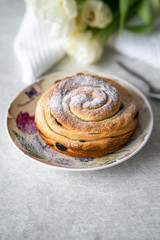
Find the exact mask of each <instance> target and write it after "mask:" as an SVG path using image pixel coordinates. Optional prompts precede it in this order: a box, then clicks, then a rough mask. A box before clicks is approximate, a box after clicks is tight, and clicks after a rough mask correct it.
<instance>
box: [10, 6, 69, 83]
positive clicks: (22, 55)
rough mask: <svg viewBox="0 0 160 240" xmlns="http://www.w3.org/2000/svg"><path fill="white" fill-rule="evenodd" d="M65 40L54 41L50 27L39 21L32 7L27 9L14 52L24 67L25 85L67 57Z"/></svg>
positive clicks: (15, 42)
mask: <svg viewBox="0 0 160 240" xmlns="http://www.w3.org/2000/svg"><path fill="white" fill-rule="evenodd" d="M64 44H65V39H53V37H52V36H51V34H50V26H49V25H48V24H45V23H44V22H42V21H41V20H39V19H38V18H37V17H36V15H35V14H34V12H33V10H32V8H31V7H27V10H26V13H25V15H24V18H23V20H22V23H21V26H20V29H19V32H18V34H17V36H16V38H15V41H14V51H15V54H16V57H17V59H18V60H19V63H20V64H21V67H22V78H23V81H24V83H26V84H30V83H32V82H34V81H35V78H37V77H39V76H41V75H42V74H43V73H44V72H45V71H47V70H48V69H49V68H50V67H52V66H53V65H54V64H56V63H57V62H58V61H59V60H60V59H62V58H63V57H64V55H65V51H64Z"/></svg>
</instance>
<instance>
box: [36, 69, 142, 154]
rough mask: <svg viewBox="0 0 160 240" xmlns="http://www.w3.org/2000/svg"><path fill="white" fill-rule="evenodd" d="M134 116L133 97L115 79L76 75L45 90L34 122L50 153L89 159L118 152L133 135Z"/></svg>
mask: <svg viewBox="0 0 160 240" xmlns="http://www.w3.org/2000/svg"><path fill="white" fill-rule="evenodd" d="M136 116H137V106H136V102H135V100H134V98H133V97H132V96H131V95H130V94H129V93H128V91H127V90H126V89H125V88H124V87H122V86H121V85H120V84H118V83H117V82H116V81H115V80H112V79H108V78H104V77H100V76H96V75H93V74H88V73H78V74H76V75H73V76H70V77H66V78H64V79H62V80H60V81H58V82H56V83H55V84H53V85H52V86H51V87H50V88H48V89H47V90H46V91H45V93H44V94H43V95H42V96H41V98H40V100H39V102H38V104H37V108H36V114H35V121H36V126H37V129H38V131H39V134H40V136H41V137H42V138H43V140H44V141H45V142H46V143H47V144H48V145H50V146H51V147H52V148H53V149H54V150H56V151H59V152H61V153H65V154H67V155H70V156H74V157H82V158H83V157H84V158H92V157H98V156H103V155H105V154H108V153H111V152H114V151H116V150H118V149H120V148H121V147H122V146H123V145H124V144H125V143H126V142H127V141H128V140H129V138H130V137H131V135H132V134H133V133H134V130H135V128H136V126H137V122H138V120H137V117H136Z"/></svg>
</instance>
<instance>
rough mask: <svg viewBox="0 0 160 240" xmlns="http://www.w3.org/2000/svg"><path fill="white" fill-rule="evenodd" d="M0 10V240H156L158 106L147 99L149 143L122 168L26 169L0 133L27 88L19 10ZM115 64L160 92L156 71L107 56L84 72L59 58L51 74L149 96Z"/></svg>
mask: <svg viewBox="0 0 160 240" xmlns="http://www.w3.org/2000/svg"><path fill="white" fill-rule="evenodd" d="M0 6H1V7H0V11H1V13H0V19H1V20H0V27H1V35H0V53H1V54H0V89H1V94H0V98H1V100H0V102H1V104H0V116H1V117H0V119H1V124H0V133H1V134H0V143H1V144H0V239H1V240H9V239H13V240H23V239H29V240H30V239H32V240H35V239H37V240H44V239H47V240H50V239H54V240H61V239H71V240H72V239H80V240H81V239H83V240H84V239H85V240H103V239H104V240H106V239H109V240H112V239H113V240H115V239H120V240H121V239H122V240H130V239H138V240H142V239H145V240H152V239H154V240H155V239H157V240H158V239H160V187H159V184H160V121H159V119H160V101H158V100H153V99H149V101H150V103H151V106H152V109H153V113H154V118H155V122H154V128H153V132H152V135H151V137H150V139H149V141H148V143H147V144H146V146H145V147H144V148H143V149H142V150H141V151H140V152H139V153H138V154H137V155H136V156H134V157H133V158H132V159H130V160H128V161H126V162H124V163H122V164H120V165H117V166H115V167H113V168H108V169H104V170H100V171H95V172H81V173H80V172H65V171H60V170H55V169H53V168H52V167H46V166H45V165H40V164H38V163H37V162H36V161H30V160H29V159H27V158H26V157H25V156H23V155H22V154H21V153H20V152H18V151H17V149H15V148H14V146H13V145H12V144H11V143H10V141H9V139H8V136H7V134H6V130H5V117H6V111H7V108H8V106H9V104H10V103H11V101H12V100H13V98H14V97H15V96H16V95H17V94H18V93H19V91H21V90H22V89H23V88H24V87H25V85H24V83H23V82H22V80H21V69H20V66H19V64H18V62H17V60H16V58H15V56H14V53H13V40H14V37H15V35H16V32H17V30H18V27H19V25H20V21H21V19H22V16H23V14H24V10H25V6H24V2H23V1H21V0H14V1H13V0H1V1H0ZM117 60H121V61H123V62H125V63H126V64H128V65H129V66H130V67H132V68H133V69H136V70H137V71H138V72H139V73H141V74H142V75H145V76H146V77H147V79H149V80H150V81H151V82H152V84H153V85H157V86H158V85H159V87H160V69H154V68H152V67H151V66H149V65H146V64H143V63H140V62H138V61H136V60H133V59H129V58H127V57H125V56H121V55H119V54H118V53H116V52H114V51H113V50H111V49H108V48H106V49H105V52H104V56H103V58H102V60H101V61H100V62H99V63H98V64H97V65H93V66H90V67H85V68H84V66H78V65H76V64H75V63H74V62H73V61H72V60H71V59H69V58H67V57H65V58H64V59H63V60H62V61H61V62H60V63H59V64H57V65H56V66H54V67H53V68H52V69H50V71H49V72H54V71H72V70H77V71H80V70H88V69H89V70H92V71H94V72H96V71H102V72H109V73H112V74H114V75H117V76H119V77H122V78H125V79H127V80H128V81H129V82H131V83H133V84H135V85H136V86H138V87H139V88H141V89H142V90H143V91H144V92H147V88H146V87H145V85H144V84H143V83H140V81H139V80H138V79H136V78H135V77H133V76H131V75H129V74H128V73H126V72H125V71H124V70H122V69H121V68H120V67H119V66H118V65H117V63H116V61H117Z"/></svg>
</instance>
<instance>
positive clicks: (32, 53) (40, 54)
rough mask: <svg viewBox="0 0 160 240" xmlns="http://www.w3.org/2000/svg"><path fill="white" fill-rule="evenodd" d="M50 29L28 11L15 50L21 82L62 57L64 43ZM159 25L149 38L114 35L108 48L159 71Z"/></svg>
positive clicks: (28, 8)
mask: <svg viewBox="0 0 160 240" xmlns="http://www.w3.org/2000/svg"><path fill="white" fill-rule="evenodd" d="M50 32H51V31H50V25H48V24H45V23H44V22H43V21H41V20H39V19H38V18H37V17H36V16H35V14H34V12H33V10H32V9H31V8H30V7H27V10H26V13H25V16H24V18H23V20H22V23H21V26H20V29H19V32H18V34H17V36H16V38H15V41H14V50H15V54H16V57H17V59H18V60H19V62H20V64H21V67H22V74H23V76H22V77H23V81H24V82H25V83H27V84H30V83H32V82H33V81H34V80H35V78H37V77H39V76H41V75H42V74H43V73H44V72H45V71H47V70H48V69H49V68H50V67H52V66H53V65H54V64H56V63H57V62H58V61H59V60H60V59H62V58H63V57H64V55H65V50H64V45H65V41H66V39H54V38H53V37H52V36H51V34H50ZM159 43H160V21H159V22H157V23H156V25H155V28H154V30H153V32H152V33H151V34H149V35H136V34H132V33H131V32H129V31H126V30H125V31H124V33H123V36H121V37H119V36H118V34H115V35H113V36H112V37H111V38H110V40H109V42H108V44H109V45H110V46H111V47H113V48H114V49H116V50H117V51H119V52H121V53H122V54H125V55H127V56H129V57H132V58H136V59H138V60H141V61H144V62H146V63H149V64H151V65H153V66H154V67H159V68H160V44H159Z"/></svg>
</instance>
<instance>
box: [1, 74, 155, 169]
mask: <svg viewBox="0 0 160 240" xmlns="http://www.w3.org/2000/svg"><path fill="white" fill-rule="evenodd" d="M81 72H82V71H81ZM84 72H86V71H84ZM88 72H89V71H88ZM59 73H62V74H63V73H66V74H72V72H56V73H51V74H47V75H44V76H42V77H40V78H38V79H35V82H33V83H31V84H29V85H27V86H26V87H25V88H23V89H22V90H21V91H20V92H19V93H18V94H17V95H16V97H14V98H13V100H12V101H11V103H10V104H9V106H8V107H7V111H6V115H5V129H6V132H7V135H8V138H9V139H10V142H11V143H12V145H13V146H14V147H15V148H17V149H18V151H19V152H20V153H21V154H23V155H24V156H25V157H27V158H29V159H31V160H32V161H34V162H37V163H39V164H41V165H42V166H46V167H52V168H54V169H57V170H63V171H70V172H86V171H96V170H101V169H105V168H110V167H113V166H116V165H118V164H120V163H123V162H125V161H127V160H128V159H130V158H132V157H133V156H134V155H135V154H137V153H138V152H139V151H140V150H141V149H142V148H143V147H144V146H145V144H146V143H147V142H148V140H149V138H150V136H151V133H152V130H153V124H154V116H153V111H152V108H151V105H150V102H149V101H148V99H147V98H146V96H145V95H144V94H143V93H142V92H141V91H140V90H139V89H138V88H137V87H136V86H134V85H133V84H132V83H130V82H128V81H127V80H125V79H122V78H121V77H118V76H115V75H113V74H109V73H99V72H94V73H93V72H92V74H95V75H96V74H97V75H99V76H105V77H108V78H112V79H114V80H117V81H119V82H120V83H121V82H123V83H125V84H127V85H128V86H129V87H130V88H131V89H133V90H135V92H136V93H138V95H140V96H141V97H142V98H143V100H144V101H145V104H146V106H147V108H148V110H149V113H150V116H151V118H150V122H149V130H148V132H147V134H146V136H145V138H144V141H143V142H142V143H141V144H140V146H139V147H138V148H137V149H136V150H135V151H133V152H132V153H131V154H130V155H129V156H126V157H124V158H122V159H120V160H118V161H116V162H113V163H111V164H106V165H103V166H98V167H88V168H70V167H60V166H55V165H52V164H49V163H47V162H43V161H39V160H36V159H34V158H32V157H31V156H29V155H28V154H25V153H24V152H23V151H22V150H21V149H20V148H19V147H18V146H17V145H16V144H15V143H14V141H13V139H12V137H11V135H10V133H9V129H8V113H9V109H10V107H11V105H12V103H13V102H14V101H15V99H16V98H17V97H18V96H19V95H20V94H21V93H22V92H24V91H25V89H27V88H28V87H30V86H32V85H34V84H35V83H37V82H39V81H41V80H42V79H44V78H46V77H50V76H53V75H57V74H59ZM76 73H78V72H74V73H73V74H76Z"/></svg>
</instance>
